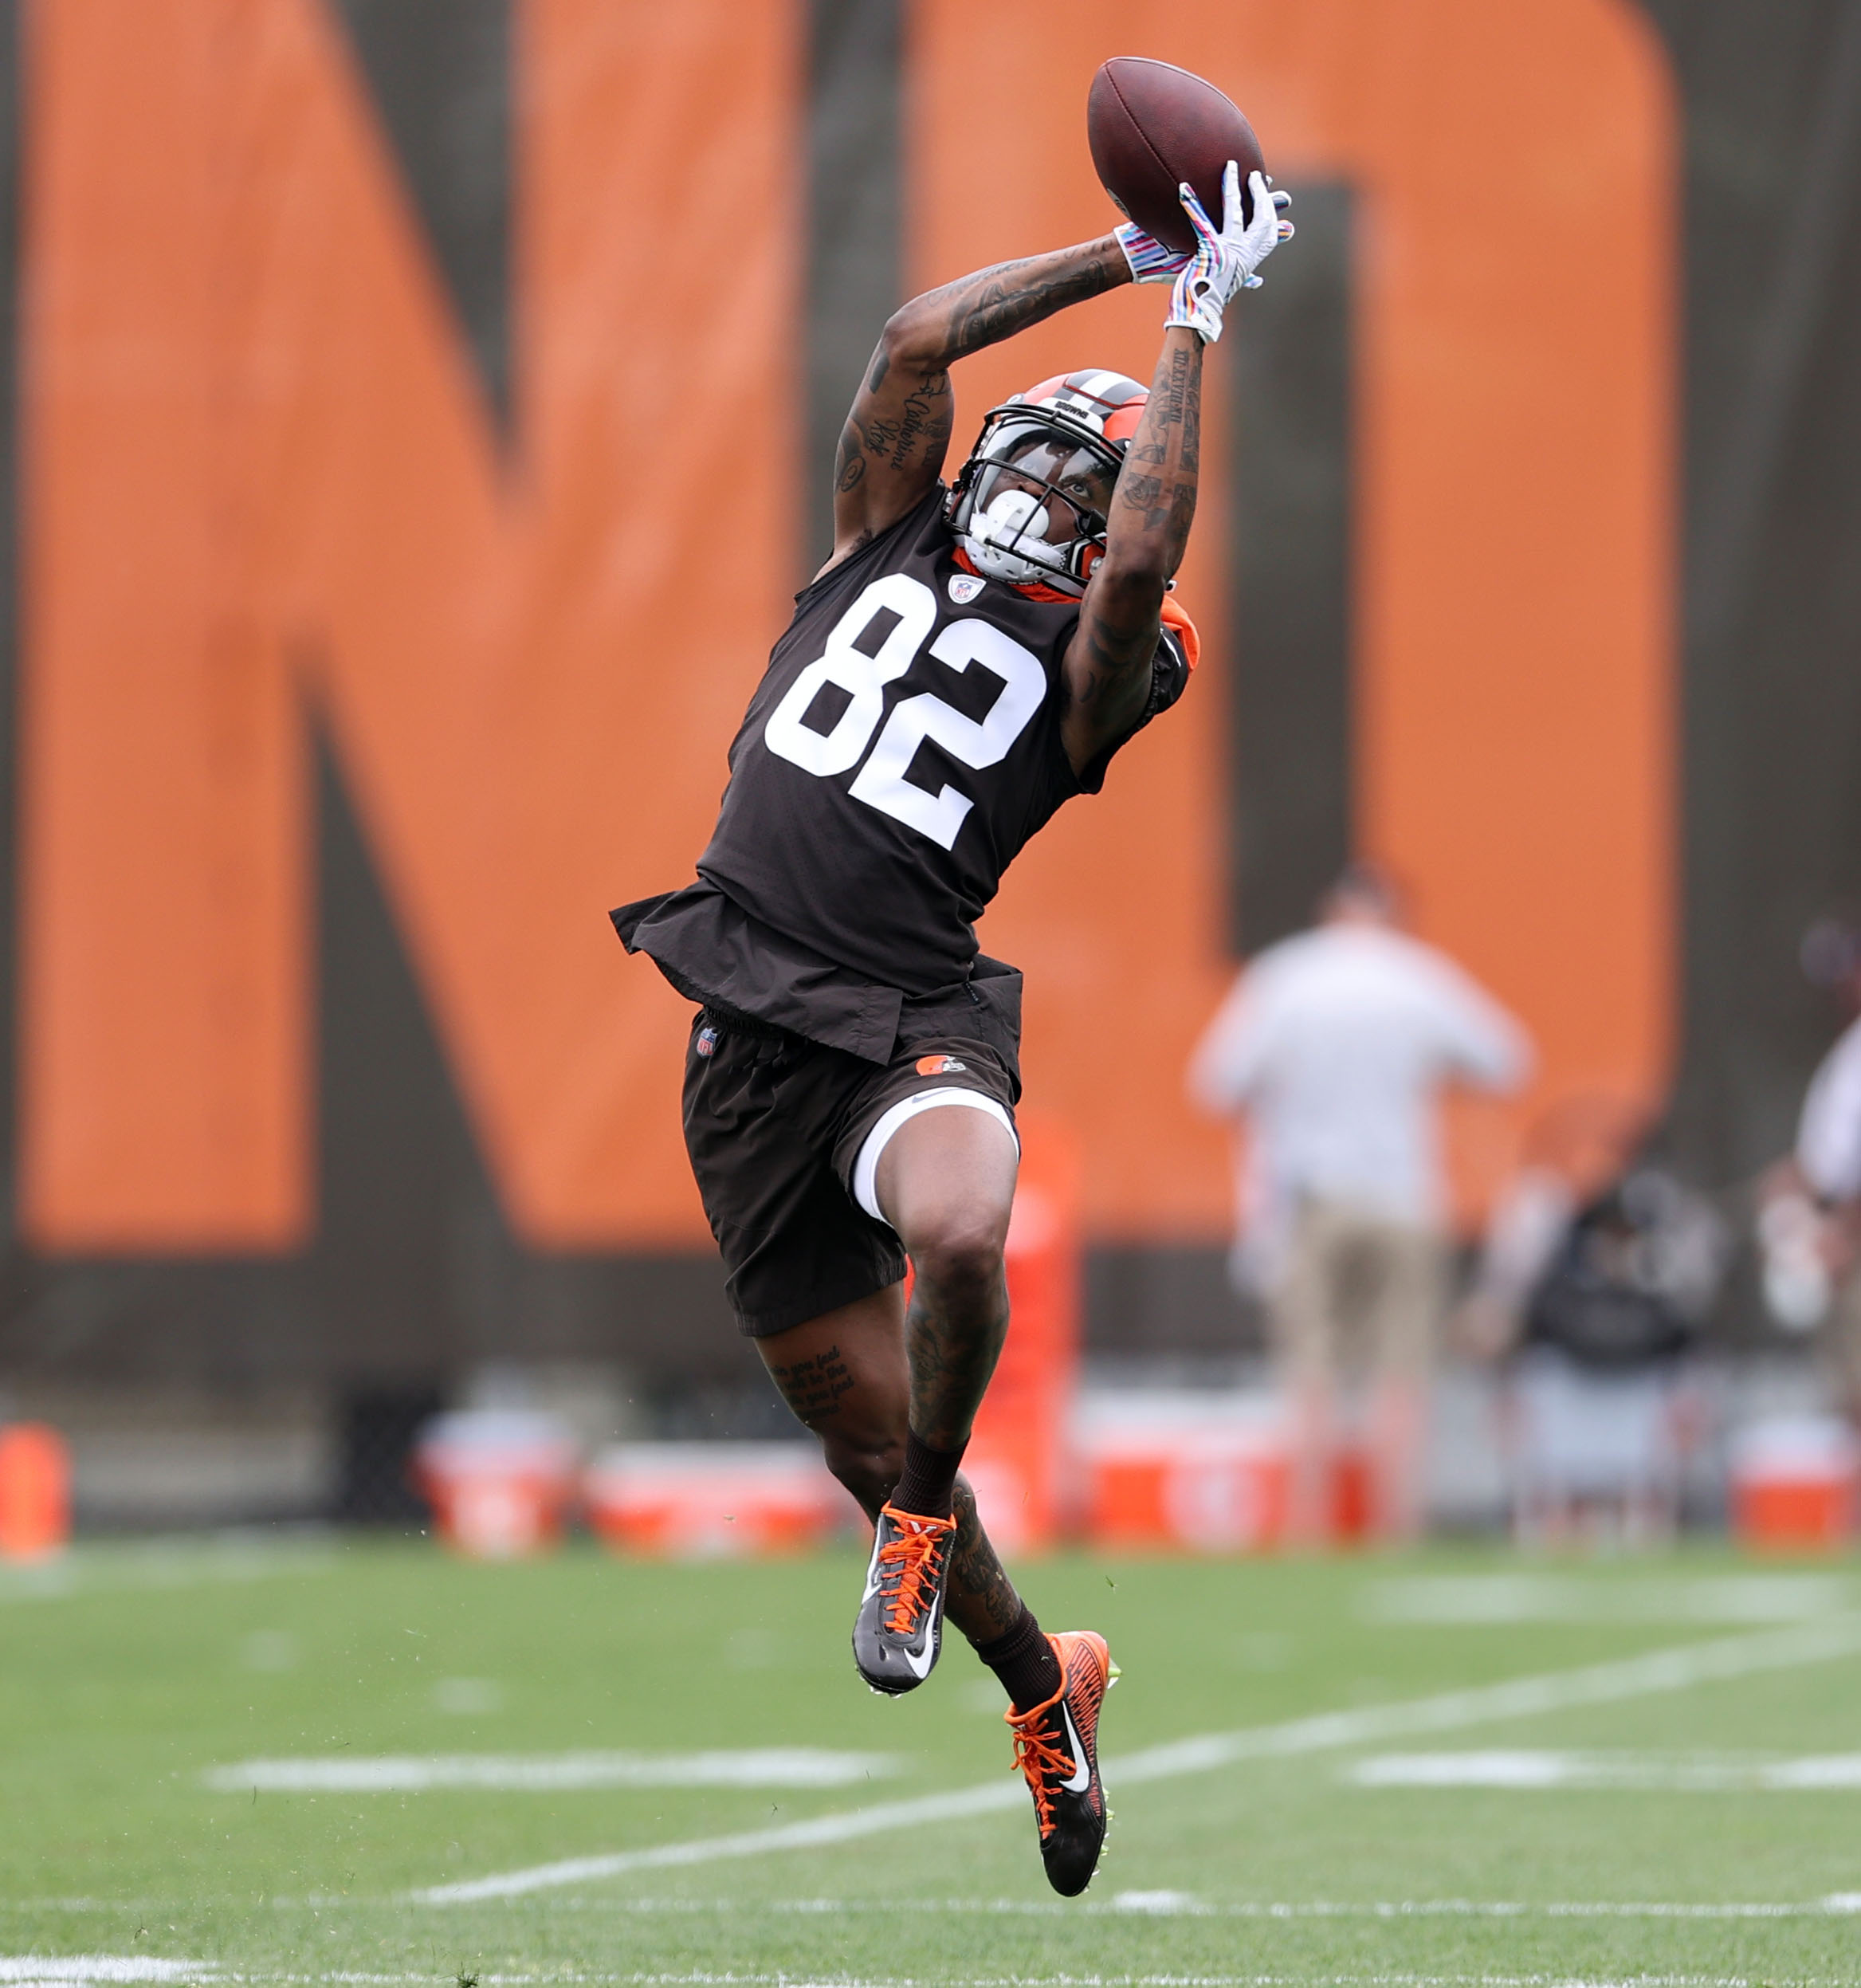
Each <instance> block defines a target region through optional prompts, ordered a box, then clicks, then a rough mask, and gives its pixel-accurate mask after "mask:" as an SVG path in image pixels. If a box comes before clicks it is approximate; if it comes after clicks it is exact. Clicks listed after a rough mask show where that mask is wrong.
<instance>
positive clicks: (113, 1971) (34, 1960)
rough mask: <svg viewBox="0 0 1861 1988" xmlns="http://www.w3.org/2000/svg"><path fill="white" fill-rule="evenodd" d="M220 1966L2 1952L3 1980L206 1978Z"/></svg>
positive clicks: (143, 1958)
mask: <svg viewBox="0 0 1861 1988" xmlns="http://www.w3.org/2000/svg"><path fill="white" fill-rule="evenodd" d="M218 1972H219V1970H218V1968H217V1967H214V1966H209V1965H207V1964H206V1963H205V1962H200V1961H194V1960H156V1959H153V1958H151V1956H150V1955H146V1954H0V1981H6V1982H16V1981H19V1982H26V1981H60V1982H65V1981H75V1982H84V1981H206V1980H209V1979H211V1978H213V1977H214V1976H215V1975H217V1974H218Z"/></svg>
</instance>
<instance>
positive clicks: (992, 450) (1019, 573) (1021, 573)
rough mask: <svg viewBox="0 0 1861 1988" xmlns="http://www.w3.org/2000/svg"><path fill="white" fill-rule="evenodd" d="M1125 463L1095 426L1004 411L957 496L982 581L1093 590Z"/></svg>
mask: <svg viewBox="0 0 1861 1988" xmlns="http://www.w3.org/2000/svg"><path fill="white" fill-rule="evenodd" d="M1121 462H1122V458H1121V454H1120V452H1119V450H1117V448H1116V447H1115V446H1113V445H1112V444H1111V443H1109V442H1107V441H1106V440H1105V438H1104V437H1103V436H1102V435H1101V434H1098V433H1097V431H1096V430H1094V429H1093V427H1092V426H1090V424H1089V423H1087V422H1085V421H1083V420H1082V419H1080V418H1078V417H1077V416H1075V415H1073V414H1070V413H1069V412H1068V411H1066V410H1065V409H1059V408H1054V407H1028V406H1025V405H1023V406H1016V405H1015V404H1014V403H1010V404H1009V405H1008V406H1007V407H999V408H997V409H996V410H995V412H994V413H993V414H991V415H990V416H989V418H988V420H987V422H985V423H984V427H983V431H982V434H981V436H980V439H979V440H978V441H977V442H976V450H975V453H974V454H972V456H971V457H970V458H969V460H968V462H967V463H965V464H964V468H963V473H962V475H961V476H960V477H959V478H958V479H957V482H956V488H955V489H953V490H952V492H951V505H950V513H949V516H950V525H951V528H952V531H954V532H955V533H956V536H957V538H958V539H959V540H960V541H961V543H962V545H963V548H964V551H965V552H967V553H968V555H969V557H970V560H971V561H972V564H974V565H975V567H976V571H977V572H979V573H983V574H985V575H987V577H988V578H990V579H991V580H1006V581H1007V582H1008V583H1009V584H1010V585H1011V586H1023V587H1025V586H1033V585H1042V586H1047V587H1054V588H1055V589H1057V590H1058V591H1060V592H1062V593H1067V594H1081V593H1083V592H1084V591H1085V583H1086V578H1087V576H1088V575H1089V574H1090V572H1091V570H1092V568H1093V566H1094V565H1095V564H1097V561H1098V560H1099V559H1100V558H1101V557H1102V556H1103V555H1104V552H1105V521H1106V517H1107V515H1108V513H1109V511H1110V509H1111V499H1112V490H1113V487H1114V485H1116V484H1117V479H1118V470H1119V469H1120V467H1121Z"/></svg>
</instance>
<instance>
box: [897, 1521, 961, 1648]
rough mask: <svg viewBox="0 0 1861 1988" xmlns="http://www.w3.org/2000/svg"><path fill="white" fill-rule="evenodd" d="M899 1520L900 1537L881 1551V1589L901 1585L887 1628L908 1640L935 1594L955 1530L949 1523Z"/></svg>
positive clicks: (953, 1525) (898, 1588)
mask: <svg viewBox="0 0 1861 1988" xmlns="http://www.w3.org/2000/svg"><path fill="white" fill-rule="evenodd" d="M897 1516H898V1517H899V1519H901V1530H900V1532H899V1534H898V1537H897V1538H896V1539H893V1540H891V1541H889V1542H887V1543H886V1544H885V1546H881V1547H880V1549H879V1580H880V1582H881V1585H885V1584H887V1583H889V1582H890V1581H893V1580H896V1581H897V1584H898V1585H897V1587H896V1588H895V1589H893V1591H892V1596H891V1600H890V1601H889V1604H888V1605H887V1608H886V1611H885V1627H886V1628H887V1629H889V1630H890V1631H891V1632H892V1633H893V1635H894V1636H909V1635H911V1634H913V1632H915V1630H916V1629H917V1618H918V1616H919V1613H920V1612H921V1610H922V1609H924V1607H925V1605H926V1604H927V1603H928V1602H929V1601H930V1599H931V1597H932V1596H933V1595H934V1594H935V1593H936V1588H937V1581H938V1578H939V1577H940V1575H941V1574H942V1573H943V1568H944V1554H945V1553H946V1552H947V1551H948V1549H949V1543H950V1542H951V1540H952V1538H955V1536H956V1526H955V1524H954V1523H953V1522H952V1521H950V1520H948V1519H920V1518H916V1517H913V1516H912V1515H909V1514H905V1513H900V1514H899V1515H897Z"/></svg>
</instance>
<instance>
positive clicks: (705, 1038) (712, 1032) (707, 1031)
mask: <svg viewBox="0 0 1861 1988" xmlns="http://www.w3.org/2000/svg"><path fill="white" fill-rule="evenodd" d="M696 1047H697V1052H698V1054H699V1055H701V1056H710V1055H715V1054H716V1053H717V1030H716V1029H714V1028H701V1029H700V1030H699V1031H698V1039H697V1045H696Z"/></svg>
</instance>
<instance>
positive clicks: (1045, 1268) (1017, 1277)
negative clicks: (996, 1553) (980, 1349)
mask: <svg viewBox="0 0 1861 1988" xmlns="http://www.w3.org/2000/svg"><path fill="white" fill-rule="evenodd" d="M1016 1118H1017V1122H1018V1125H1019V1130H1020V1133H1021V1171H1020V1175H1019V1179H1018V1181H1017V1183H1016V1185H1015V1212H1014V1216H1013V1218H1012V1220H1011V1221H1010V1223H1009V1225H1008V1243H1007V1267H1008V1306H1009V1318H1008V1338H1007V1343H1006V1344H1005V1345H1004V1346H1003V1348H1002V1357H1001V1358H1000V1360H999V1361H997V1362H996V1365H995V1377H994V1378H993V1379H992V1380H991V1381H990V1382H989V1387H988V1393H987V1394H986V1395H985V1396H984V1397H983V1403H982V1407H981V1409H980V1412H978V1414H977V1416H976V1428H975V1433H974V1434H973V1436H972V1437H971V1439H970V1444H969V1448H968V1452H967V1453H966V1454H965V1456H964V1460H963V1471H964V1475H965V1476H966V1477H967V1478H968V1479H969V1482H970V1484H971V1486H972V1488H973V1489H974V1491H975V1492H976V1505H977V1508H978V1509H979V1511H980V1512H981V1515H982V1520H983V1523H984V1525H985V1526H987V1528H988V1533H989V1537H990V1538H991V1540H993V1541H994V1542H995V1545H996V1546H998V1547H999V1548H1000V1549H1001V1550H1002V1551H1003V1552H1004V1553H1026V1552H1029V1551H1035V1552H1038V1551H1040V1550H1043V1549H1045V1548H1046V1547H1049V1546H1052V1545H1053V1543H1054V1539H1055V1538H1056V1537H1057V1535H1058V1530H1059V1525H1060V1506H1061V1494H1062V1483H1063V1476H1064V1472H1065V1471H1066V1463H1067V1458H1066V1440H1067V1431H1068V1426H1069V1424H1070V1419H1071V1416H1072V1410H1073V1398H1074V1394H1075V1393H1076V1392H1077V1390H1078V1383H1079V1308H1080V1293H1079V1283H1080V1278H1079V1251H1080V1245H1079V1152H1078V1144H1077V1142H1076V1141H1075V1140H1074V1137H1073V1135H1072V1133H1071V1132H1070V1130H1069V1128H1068V1127H1067V1126H1066V1124H1065V1122H1063V1121H1062V1120H1058V1119H1055V1118H1049V1117H1047V1116H1046V1114H1044V1113H1042V1112H1035V1111H1027V1110H1023V1111H1019V1112H1018V1113H1017V1114H1016Z"/></svg>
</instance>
